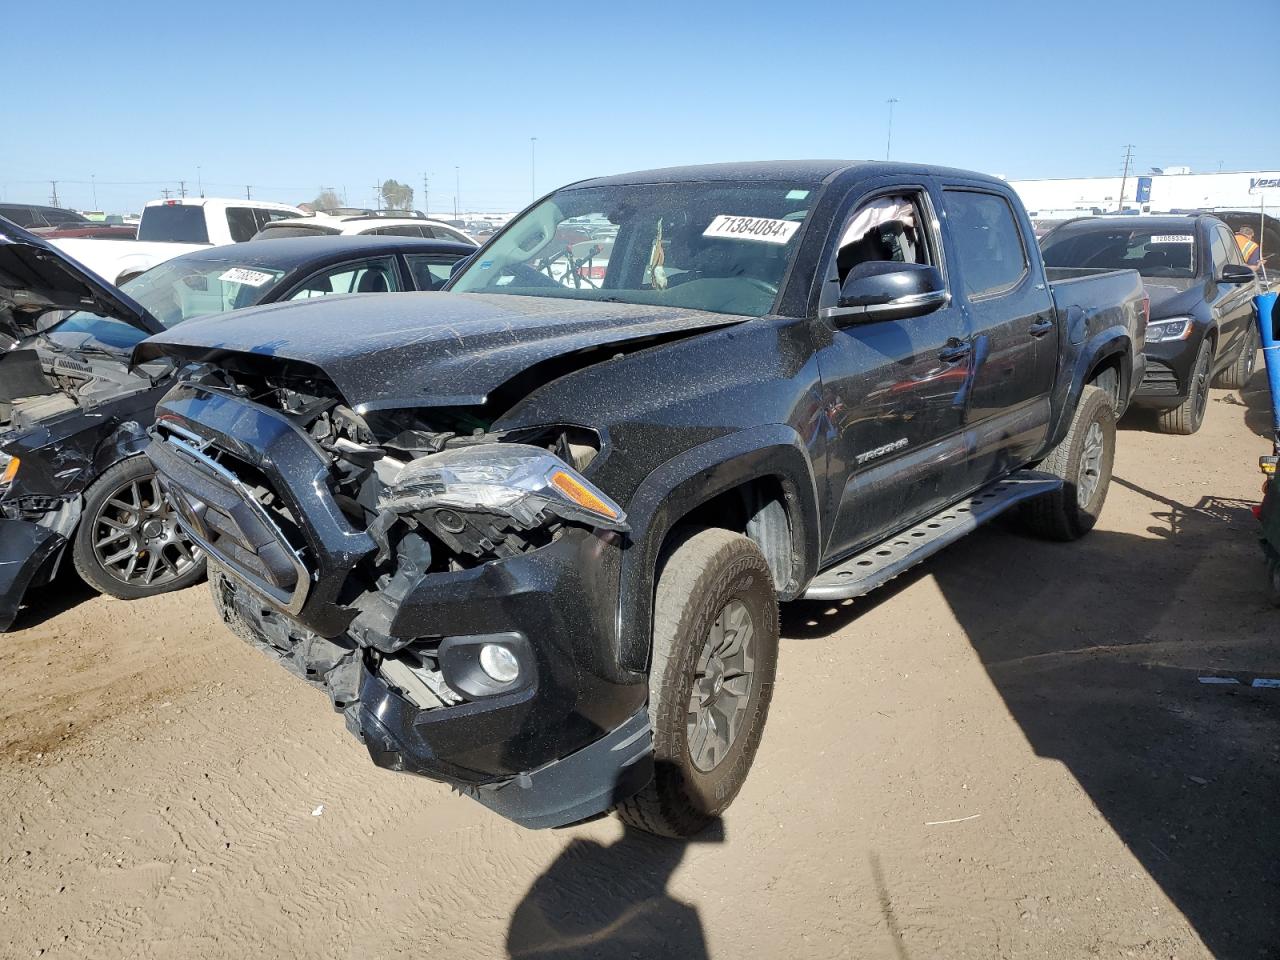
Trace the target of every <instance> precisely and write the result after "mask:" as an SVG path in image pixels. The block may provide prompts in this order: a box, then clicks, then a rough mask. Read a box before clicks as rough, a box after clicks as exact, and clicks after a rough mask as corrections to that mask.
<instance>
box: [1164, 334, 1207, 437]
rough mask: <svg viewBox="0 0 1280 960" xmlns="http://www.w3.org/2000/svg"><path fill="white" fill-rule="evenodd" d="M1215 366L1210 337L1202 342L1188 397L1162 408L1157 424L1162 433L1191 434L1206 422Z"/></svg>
mask: <svg viewBox="0 0 1280 960" xmlns="http://www.w3.org/2000/svg"><path fill="white" fill-rule="evenodd" d="M1212 367H1213V343H1212V342H1211V341H1210V340H1209V338H1208V337H1205V338H1204V341H1203V342H1202V343H1201V344H1200V350H1199V351H1198V352H1197V353H1196V362H1195V366H1193V367H1192V368H1191V379H1190V382H1189V383H1188V384H1187V397H1186V399H1185V400H1183V401H1182V403H1181V404H1179V405H1178V406H1176V407H1174V408H1173V409H1172V410H1161V411H1160V416H1159V418H1158V419H1157V420H1156V426H1157V428H1158V429H1159V430H1160V432H1161V433H1176V434H1180V435H1182V436H1184V437H1185V436H1190V435H1191V434H1193V433H1196V432H1197V431H1198V430H1199V429H1200V425H1201V424H1203V423H1204V412H1205V410H1206V409H1208V406H1209V374H1210V370H1211V368H1212Z"/></svg>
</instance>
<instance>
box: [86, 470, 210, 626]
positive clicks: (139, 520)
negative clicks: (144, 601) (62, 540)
mask: <svg viewBox="0 0 1280 960" xmlns="http://www.w3.org/2000/svg"><path fill="white" fill-rule="evenodd" d="M71 556H72V560H73V561H74V563H75V567H76V572H77V573H79V574H80V577H81V579H83V580H84V582H85V583H87V584H89V586H91V587H93V588H94V589H95V590H97V591H98V592H99V593H105V594H108V595H110V596H113V597H119V598H120V599H122V600H136V599H138V598H140V597H150V596H154V595H155V594H158V593H167V592H169V591H170V590H181V589H183V588H185V587H189V586H191V585H192V584H193V583H195V582H196V581H198V580H199V579H200V578H201V577H203V576H204V572H205V559H204V556H203V554H201V553H200V551H199V550H197V549H196V548H195V547H194V546H193V545H192V544H191V542H190V541H189V540H187V538H186V537H185V536H184V535H183V533H182V531H181V530H180V529H179V528H178V523H177V519H176V518H175V517H174V515H173V510H172V509H171V508H170V506H169V504H168V502H167V501H166V500H165V499H164V496H163V495H162V494H161V492H160V484H159V482H158V481H157V480H156V473H155V469H154V468H153V467H152V466H151V461H150V460H148V459H147V458H146V457H142V456H138V457H130V458H129V459H128V460H122V461H121V462H120V463H117V464H115V465H114V466H112V467H110V468H108V469H107V470H106V471H104V472H103V474H102V476H100V477H99V478H98V479H97V480H96V481H94V483H93V484H92V485H91V486H90V487H89V489H88V490H87V491H86V492H85V498H84V513H83V515H82V516H81V518H80V526H79V527H78V528H77V529H76V534H75V539H74V541H73V545H72V550H71Z"/></svg>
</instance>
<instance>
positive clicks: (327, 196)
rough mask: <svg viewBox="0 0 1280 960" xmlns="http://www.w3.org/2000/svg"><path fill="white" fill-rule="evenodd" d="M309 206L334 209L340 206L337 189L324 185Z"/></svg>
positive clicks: (319, 208)
mask: <svg viewBox="0 0 1280 960" xmlns="http://www.w3.org/2000/svg"><path fill="white" fill-rule="evenodd" d="M311 206H312V207H313V208H314V209H316V210H336V209H337V208H338V207H340V206H342V198H341V197H339V196H338V191H336V190H334V189H333V187H325V188H324V189H323V190H321V191H320V193H319V195H318V196H317V197H316V198H315V199H314V200H312V201H311Z"/></svg>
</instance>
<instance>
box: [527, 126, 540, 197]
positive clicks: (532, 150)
mask: <svg viewBox="0 0 1280 960" xmlns="http://www.w3.org/2000/svg"><path fill="white" fill-rule="evenodd" d="M529 199H530V200H537V199H538V138H537V137H530V138H529Z"/></svg>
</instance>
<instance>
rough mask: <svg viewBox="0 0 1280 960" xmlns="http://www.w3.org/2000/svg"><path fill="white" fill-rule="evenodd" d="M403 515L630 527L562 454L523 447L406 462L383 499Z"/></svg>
mask: <svg viewBox="0 0 1280 960" xmlns="http://www.w3.org/2000/svg"><path fill="white" fill-rule="evenodd" d="M381 505H382V506H383V507H387V508H390V509H391V510H394V511H395V512H396V513H418V512H421V511H428V510H436V511H440V510H450V511H463V512H473V511H474V512H483V513H491V514H500V515H503V516H506V517H510V518H511V519H512V520H514V521H515V522H516V523H517V524H519V525H520V526H521V527H524V528H526V529H530V528H533V527H537V526H541V525H542V524H544V523H546V522H547V520H548V519H550V516H556V517H559V518H561V519H563V520H574V521H577V522H579V523H584V524H586V525H588V526H591V527H597V528H600V529H602V530H626V529H628V527H627V518H626V514H624V513H623V512H622V508H621V507H619V506H618V505H617V504H616V503H614V502H613V500H611V499H610V498H609V497H608V495H607V494H605V493H604V492H603V491H601V490H600V489H599V488H598V487H596V486H595V484H593V483H592V482H591V481H590V480H588V479H587V478H586V477H584V476H582V474H580V473H578V471H576V470H574V469H573V468H572V467H570V466H569V465H568V464H566V463H565V462H564V461H563V460H561V459H560V458H559V457H557V456H555V455H554V454H551V453H549V452H547V451H546V450H543V449H542V448H540V447H533V446H528V445H526V444H520V443H486V444H481V445H477V446H474V447H459V448H457V449H453V450H445V451H444V452H442V453H436V454H432V455H430V456H426V457H420V458H418V459H417V460H412V461H410V462H409V463H407V464H406V465H405V467H404V469H403V470H402V471H401V472H400V474H399V475H398V476H397V477H396V478H395V480H394V481H393V482H392V483H391V485H390V487H389V488H388V489H387V491H386V493H385V494H384V495H383V497H382V503H381Z"/></svg>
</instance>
